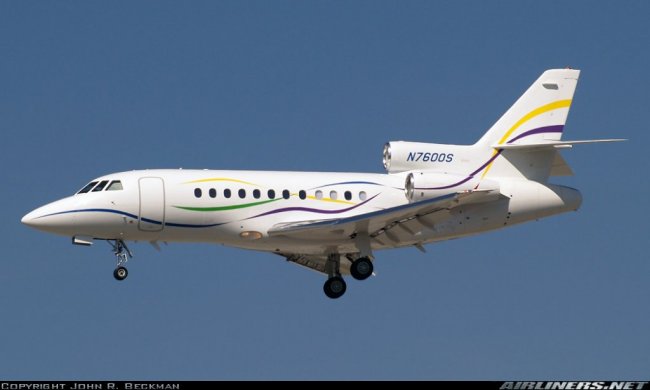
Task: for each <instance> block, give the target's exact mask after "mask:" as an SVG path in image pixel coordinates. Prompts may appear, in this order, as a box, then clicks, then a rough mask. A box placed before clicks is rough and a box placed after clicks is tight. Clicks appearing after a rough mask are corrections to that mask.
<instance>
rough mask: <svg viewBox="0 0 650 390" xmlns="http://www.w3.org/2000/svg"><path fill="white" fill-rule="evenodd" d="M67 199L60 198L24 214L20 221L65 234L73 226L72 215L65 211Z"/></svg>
mask: <svg viewBox="0 0 650 390" xmlns="http://www.w3.org/2000/svg"><path fill="white" fill-rule="evenodd" d="M68 203H69V201H68V200H67V199H62V200H59V201H56V202H53V203H50V204H46V205H45V206H42V207H39V208H37V209H35V210H32V211H31V212H29V213H27V214H25V216H24V217H22V218H21V220H20V222H22V223H23V224H24V225H26V226H29V227H31V228H34V229H38V230H42V231H46V232H51V233H60V234H67V233H68V230H70V229H71V228H73V227H74V216H72V215H70V214H69V213H67V212H66V210H67V209H68V207H67V206H68Z"/></svg>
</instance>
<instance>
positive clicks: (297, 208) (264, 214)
mask: <svg viewBox="0 0 650 390" xmlns="http://www.w3.org/2000/svg"><path fill="white" fill-rule="evenodd" d="M377 196H379V194H377V195H375V196H373V197H372V198H370V199H368V200H366V201H363V202H361V203H359V204H357V205H354V206H351V207H348V208H345V209H339V210H322V209H312V208H309V207H285V208H282V209H276V210H271V211H267V212H265V213H262V214H258V215H254V216H252V217H250V218H246V219H253V218H257V217H264V216H266V215H271V214H277V213H284V212H286V211H305V212H308V213H318V214H340V213H344V212H346V211H350V210H354V209H356V208H357V207H359V206H363V205H364V204H366V203H368V202H370V201H371V200H373V199H375V198H376V197H377Z"/></svg>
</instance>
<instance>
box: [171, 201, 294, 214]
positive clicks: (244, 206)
mask: <svg viewBox="0 0 650 390" xmlns="http://www.w3.org/2000/svg"><path fill="white" fill-rule="evenodd" d="M281 199H282V198H277V199H269V200H263V201H261V202H253V203H242V204H235V205H232V206H221V207H186V206H174V207H176V208H177V209H181V210H187V211H226V210H236V209H245V208H246V207H253V206H259V205H261V204H266V203H271V202H275V201H278V200H281Z"/></svg>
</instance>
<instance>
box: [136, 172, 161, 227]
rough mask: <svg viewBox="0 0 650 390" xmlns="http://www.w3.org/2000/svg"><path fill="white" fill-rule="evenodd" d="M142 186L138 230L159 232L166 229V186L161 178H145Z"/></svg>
mask: <svg viewBox="0 0 650 390" xmlns="http://www.w3.org/2000/svg"><path fill="white" fill-rule="evenodd" d="M139 184H140V215H139V216H138V228H139V229H140V230H143V231H146V232H159V231H161V230H163V228H164V227H165V184H164V182H163V179H162V178H160V177H143V178H141V179H140V181H139Z"/></svg>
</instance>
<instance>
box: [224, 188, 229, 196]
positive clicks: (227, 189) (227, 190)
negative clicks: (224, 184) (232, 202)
mask: <svg viewBox="0 0 650 390" xmlns="http://www.w3.org/2000/svg"><path fill="white" fill-rule="evenodd" d="M223 196H224V197H226V198H230V189H229V188H226V189H225V190H223Z"/></svg>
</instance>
